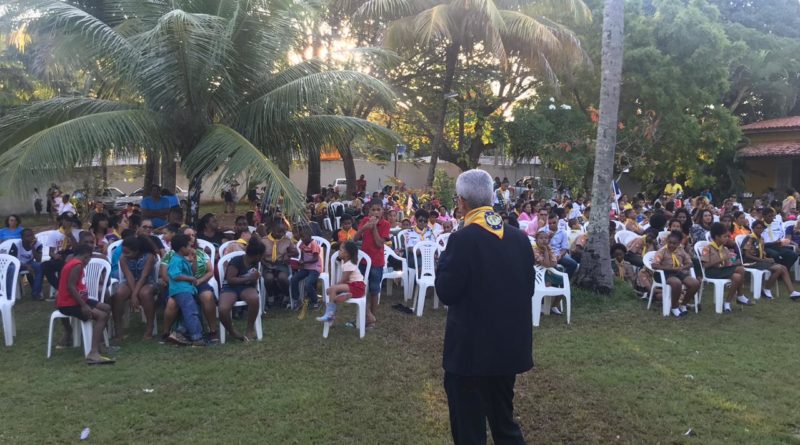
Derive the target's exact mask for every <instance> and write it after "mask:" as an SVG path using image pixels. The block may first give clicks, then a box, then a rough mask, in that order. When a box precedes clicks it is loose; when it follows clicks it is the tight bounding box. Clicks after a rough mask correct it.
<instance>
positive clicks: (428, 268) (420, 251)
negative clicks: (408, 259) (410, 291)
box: [412, 241, 439, 317]
mask: <svg viewBox="0 0 800 445" xmlns="http://www.w3.org/2000/svg"><path fill="white" fill-rule="evenodd" d="M438 251H439V245H438V244H437V243H435V242H433V241H420V242H418V243H417V244H415V245H414V249H413V255H414V261H415V264H416V266H417V267H416V269H414V270H415V272H416V280H415V281H416V284H417V295H416V298H415V302H414V304H413V305H412V306H413V307H414V309H415V310H416V314H417V317H422V310H423V309H424V307H425V294H426V293H427V291H428V288H432V287H434V286H435V282H436V253H437V252H438ZM433 308H434V309H438V308H439V298H438V297H437V296H436V292H435V289H434V294H433Z"/></svg>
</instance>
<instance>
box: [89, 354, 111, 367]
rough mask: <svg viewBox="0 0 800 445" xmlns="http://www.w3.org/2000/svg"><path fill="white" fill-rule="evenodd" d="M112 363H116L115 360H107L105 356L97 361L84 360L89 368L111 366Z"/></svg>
mask: <svg viewBox="0 0 800 445" xmlns="http://www.w3.org/2000/svg"><path fill="white" fill-rule="evenodd" d="M114 363H116V360H114V359H111V358H108V357H105V356H102V355H101V356H100V359H99V360H95V359H90V358H87V359H86V364H87V365H89V366H93V365H113V364H114Z"/></svg>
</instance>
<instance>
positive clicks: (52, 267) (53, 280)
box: [42, 260, 64, 289]
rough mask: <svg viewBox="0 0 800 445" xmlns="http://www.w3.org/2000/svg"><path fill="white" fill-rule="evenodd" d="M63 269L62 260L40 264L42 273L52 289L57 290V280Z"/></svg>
mask: <svg viewBox="0 0 800 445" xmlns="http://www.w3.org/2000/svg"><path fill="white" fill-rule="evenodd" d="M63 267H64V260H50V261H45V262H44V263H42V273H43V274H44V276H45V278H47V282H48V283H50V286H51V287H52V288H53V289H58V279H59V278H60V277H61V269H62V268H63Z"/></svg>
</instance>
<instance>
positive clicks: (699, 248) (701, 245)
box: [694, 241, 711, 279]
mask: <svg viewBox="0 0 800 445" xmlns="http://www.w3.org/2000/svg"><path fill="white" fill-rule="evenodd" d="M709 244H711V243H709V242H708V241H698V242H696V243H694V254H695V256H696V257H697V259H698V262H699V263H700V271H701V272H702V273H703V279H705V278H706V266H705V264H703V260H701V259H700V257H701V256H702V255H703V249H705V248H706V246H707V245H709Z"/></svg>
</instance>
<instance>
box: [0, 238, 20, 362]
mask: <svg viewBox="0 0 800 445" xmlns="http://www.w3.org/2000/svg"><path fill="white" fill-rule="evenodd" d="M12 267H13V268H14V272H13V277H12V278H11V286H10V288H8V289H7V288H6V283H8V274H9V269H11V268H12ZM19 268H20V265H19V260H18V259H16V258H15V257H13V256H11V255H7V254H4V253H3V254H0V320H2V323H3V337H4V338H5V342H6V346H11V345H13V344H14V337H15V336H16V335H17V325H16V322H15V321H14V312H13V309H14V303H16V300H17V295H16V294H17V287H18V284H17V283H18V281H19Z"/></svg>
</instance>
